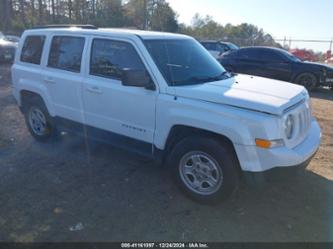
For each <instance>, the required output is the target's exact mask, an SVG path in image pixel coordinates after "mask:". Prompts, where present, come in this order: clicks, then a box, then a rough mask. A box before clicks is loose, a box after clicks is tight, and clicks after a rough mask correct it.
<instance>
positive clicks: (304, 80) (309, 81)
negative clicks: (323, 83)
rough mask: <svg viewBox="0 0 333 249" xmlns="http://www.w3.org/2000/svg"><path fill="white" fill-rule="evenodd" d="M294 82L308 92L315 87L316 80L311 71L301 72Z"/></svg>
mask: <svg viewBox="0 0 333 249" xmlns="http://www.w3.org/2000/svg"><path fill="white" fill-rule="evenodd" d="M295 82H296V83H297V84H299V85H302V86H304V87H305V88H306V89H307V90H308V91H309V92H310V91H312V90H313V89H315V88H316V87H317V83H318V80H317V78H316V76H315V75H313V74H312V73H302V74H300V75H298V76H297V77H296V80H295Z"/></svg>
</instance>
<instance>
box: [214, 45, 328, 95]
mask: <svg viewBox="0 0 333 249" xmlns="http://www.w3.org/2000/svg"><path fill="white" fill-rule="evenodd" d="M219 61H220V63H221V64H222V65H223V66H224V67H225V68H226V69H227V70H229V71H233V72H235V73H243V74H250V75H256V76H262V77H267V78H271V79H277V80H282V81H288V82H292V83H297V84H300V85H303V86H304V87H306V88H307V89H308V90H310V91H311V90H312V89H314V88H315V87H318V86H320V85H323V86H329V87H330V88H332V87H333V68H332V67H330V66H327V65H323V64H319V63H310V62H303V61H302V60H300V59H299V58H297V57H296V56H294V55H292V54H290V53H289V52H287V51H285V50H283V49H278V48H269V47H247V48H240V49H238V50H235V51H229V52H227V53H224V54H223V55H222V57H221V58H220V59H219Z"/></svg>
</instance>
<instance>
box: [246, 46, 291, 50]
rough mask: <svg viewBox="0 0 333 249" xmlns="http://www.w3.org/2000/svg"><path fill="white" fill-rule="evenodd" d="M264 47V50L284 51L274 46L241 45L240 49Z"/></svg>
mask: <svg viewBox="0 0 333 249" xmlns="http://www.w3.org/2000/svg"><path fill="white" fill-rule="evenodd" d="M258 48H259V49H266V50H276V51H285V50H283V49H281V48H276V47H265V46H253V47H242V48H240V49H242V50H243V49H258Z"/></svg>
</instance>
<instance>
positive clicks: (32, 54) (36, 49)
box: [20, 35, 45, 65]
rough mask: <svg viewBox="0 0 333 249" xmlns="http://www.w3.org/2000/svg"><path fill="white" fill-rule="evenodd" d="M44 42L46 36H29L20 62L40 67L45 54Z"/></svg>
mask: <svg viewBox="0 0 333 249" xmlns="http://www.w3.org/2000/svg"><path fill="white" fill-rule="evenodd" d="M44 42H45V36H39V35H31V36H27V37H26V38H25V41H24V44H23V47H22V52H21V58H20V60H21V61H22V62H27V63H32V64H37V65H39V64H40V60H41V57H42V53H43V47H44Z"/></svg>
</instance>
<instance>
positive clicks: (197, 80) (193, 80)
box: [173, 71, 232, 84]
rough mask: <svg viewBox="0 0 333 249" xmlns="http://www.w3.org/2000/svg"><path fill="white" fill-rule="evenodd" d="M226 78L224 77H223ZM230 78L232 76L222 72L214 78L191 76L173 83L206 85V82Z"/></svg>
mask: <svg viewBox="0 0 333 249" xmlns="http://www.w3.org/2000/svg"><path fill="white" fill-rule="evenodd" d="M226 75H227V76H228V77H226V78H225V77H224V76H226ZM230 77H232V75H231V74H230V73H229V72H228V71H224V72H222V73H221V74H219V75H216V76H193V77H190V78H188V79H186V80H175V81H173V83H191V84H200V83H206V82H212V81H218V80H222V79H227V78H230Z"/></svg>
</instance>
